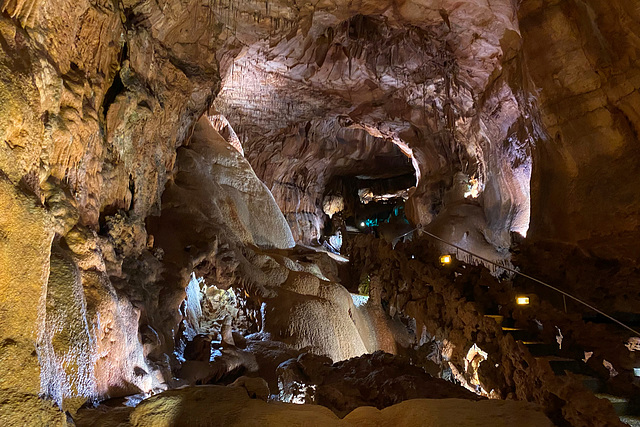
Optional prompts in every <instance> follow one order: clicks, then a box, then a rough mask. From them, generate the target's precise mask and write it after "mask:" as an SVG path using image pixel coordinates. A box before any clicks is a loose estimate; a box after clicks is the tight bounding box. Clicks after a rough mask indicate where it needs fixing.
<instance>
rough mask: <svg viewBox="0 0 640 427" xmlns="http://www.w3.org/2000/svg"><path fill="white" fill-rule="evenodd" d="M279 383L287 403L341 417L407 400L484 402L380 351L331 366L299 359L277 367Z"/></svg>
mask: <svg viewBox="0 0 640 427" xmlns="http://www.w3.org/2000/svg"><path fill="white" fill-rule="evenodd" d="M278 383H279V387H280V395H281V397H282V396H286V400H285V401H292V402H294V403H315V404H318V405H322V406H325V407H327V408H329V409H331V410H332V411H333V412H334V413H335V414H336V415H338V416H339V417H341V418H342V417H344V416H345V415H347V414H348V413H349V412H351V411H353V410H354V409H356V408H358V407H360V406H374V407H376V408H378V409H383V408H386V407H389V406H391V405H394V404H397V403H400V402H402V401H405V400H409V399H420V398H423V399H448V398H456V399H468V400H474V401H475V400H481V399H482V398H481V397H480V396H478V395H477V394H475V393H472V392H470V391H468V390H466V389H464V388H462V387H460V386H457V385H454V384H452V383H451V382H449V381H446V380H443V379H440V378H433V377H432V376H431V375H429V374H427V373H426V372H424V370H423V369H422V368H420V367H418V366H415V365H411V364H410V363H409V361H408V359H403V358H401V357H398V356H393V355H391V354H388V353H383V352H380V351H378V352H375V353H373V354H368V355H364V356H361V357H356V358H353V359H349V360H345V361H342V362H338V363H334V364H333V365H332V364H331V361H328V360H326V359H323V358H321V357H317V356H313V355H310V354H303V355H301V356H299V357H298V358H297V359H291V360H289V361H287V362H285V363H283V364H281V365H280V366H279V367H278Z"/></svg>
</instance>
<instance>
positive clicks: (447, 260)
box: [440, 255, 451, 265]
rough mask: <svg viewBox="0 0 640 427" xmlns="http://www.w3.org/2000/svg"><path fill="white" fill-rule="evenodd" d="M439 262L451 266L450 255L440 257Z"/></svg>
mask: <svg viewBox="0 0 640 427" xmlns="http://www.w3.org/2000/svg"><path fill="white" fill-rule="evenodd" d="M440 262H441V263H442V264H443V265H445V264H451V255H442V256H441V257H440Z"/></svg>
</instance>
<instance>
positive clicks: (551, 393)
mask: <svg viewBox="0 0 640 427" xmlns="http://www.w3.org/2000/svg"><path fill="white" fill-rule="evenodd" d="M429 254H431V255H429ZM439 254H440V252H439V251H438V250H437V249H436V250H434V249H433V246H430V245H425V244H424V242H418V243H416V244H412V245H409V246H397V247H396V250H392V249H391V246H389V245H388V244H386V243H384V242H382V241H379V240H374V239H372V238H371V237H362V238H359V239H355V240H354V242H353V244H352V246H351V247H350V249H349V257H350V259H351V260H352V262H354V267H355V268H358V269H362V270H363V271H367V272H368V274H370V275H371V276H372V280H371V287H372V289H373V288H376V287H377V288H379V290H378V292H380V294H381V295H382V299H383V301H386V304H387V307H388V310H389V311H390V312H396V311H397V312H401V313H405V314H407V315H409V316H411V317H412V318H414V319H415V321H416V331H417V334H418V335H419V336H421V337H422V338H421V340H420V342H419V344H422V345H424V344H428V341H432V342H433V343H434V344H436V346H438V347H440V350H439V351H440V353H441V355H442V361H443V362H444V364H445V365H448V366H449V368H450V370H451V372H452V375H453V376H454V377H455V378H456V379H457V380H458V381H460V382H461V383H462V384H464V385H465V386H466V387H468V388H470V389H473V390H477V391H479V392H481V393H483V394H485V395H487V394H490V395H492V396H493V397H499V398H516V399H519V400H526V401H530V402H535V403H538V404H540V405H541V406H543V407H544V408H545V412H546V414H547V416H549V418H550V419H551V420H553V421H554V423H556V424H560V425H562V424H563V423H568V424H569V425H576V426H578V425H592V426H597V425H621V424H620V421H619V420H618V417H617V416H616V415H615V413H614V412H613V408H612V407H611V406H610V405H609V404H608V402H605V401H603V400H601V399H597V398H596V397H595V396H594V395H593V393H592V392H591V391H589V390H587V389H586V388H585V387H584V385H583V384H582V383H581V382H580V381H578V380H576V379H575V378H571V377H556V376H555V375H554V374H553V372H552V370H551V367H550V366H549V364H548V362H546V361H545V360H544V359H541V358H535V357H533V356H532V355H531V353H529V351H528V350H527V349H526V347H525V346H524V345H523V344H522V343H521V342H516V341H515V340H514V339H513V337H512V336H511V335H505V334H503V331H502V330H501V328H500V326H499V325H498V324H497V323H496V322H495V321H494V320H493V319H491V318H487V317H485V316H484V315H483V314H482V311H481V310H482V308H483V303H484V304H485V305H486V307H484V308H485V309H486V308H487V307H493V306H495V305H498V304H500V305H503V306H504V307H505V308H507V307H508V306H509V304H513V303H512V301H514V300H515V295H516V293H515V290H514V289H513V288H512V287H511V286H510V285H509V284H508V283H506V284H504V283H503V284H500V282H498V281H497V280H496V279H494V278H493V277H491V275H490V274H489V273H488V271H487V270H484V271H482V270H480V269H477V270H476V272H474V271H472V270H470V269H469V268H465V269H462V270H460V271H451V270H447V269H444V270H443V269H442V268H441V266H440V265H439V263H438V256H439ZM411 255H413V257H411ZM415 255H419V257H415ZM474 276H475V277H474ZM454 278H455V279H454ZM474 282H475V283H474ZM408 284H410V286H408ZM474 286H475V287H487V286H488V287H489V289H490V292H491V294H490V295H488V296H485V297H484V300H483V297H482V292H479V291H474V290H473V287H474ZM470 288H471V289H470ZM476 292H477V295H478V296H477V300H476V302H470V301H469V300H470V299H471V300H473V299H474V297H476ZM541 311H542V312H543V313H548V314H547V315H543V314H540V315H539V316H538V315H536V314H535V313H532V314H531V316H536V317H540V318H541V319H542V320H544V321H545V323H547V322H549V323H550V324H547V328H549V329H553V325H555V324H557V323H555V324H554V323H552V322H554V321H555V320H556V319H554V316H558V317H560V318H564V319H565V321H567V316H566V315H564V314H563V313H559V312H556V313H557V314H554V315H551V313H553V312H554V309H553V308H552V307H551V306H548V305H545V306H543V307H542V308H541ZM578 322H580V323H581V320H579V321H578ZM573 327H576V326H572V328H573ZM578 328H582V329H583V330H584V329H586V327H585V325H584V324H582V325H580V326H579V327H578ZM577 338H578V339H579V337H577ZM474 345H475V346H477V347H479V348H480V349H481V350H483V351H485V352H486V353H487V356H486V361H484V362H481V363H480V364H479V367H478V369H477V373H478V376H477V378H474V376H475V375H474V372H473V371H472V370H470V369H469V363H468V362H469V360H468V358H469V354H470V349H472V348H473V346H474ZM565 345H570V343H565Z"/></svg>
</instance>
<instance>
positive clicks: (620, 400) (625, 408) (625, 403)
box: [596, 393, 631, 416]
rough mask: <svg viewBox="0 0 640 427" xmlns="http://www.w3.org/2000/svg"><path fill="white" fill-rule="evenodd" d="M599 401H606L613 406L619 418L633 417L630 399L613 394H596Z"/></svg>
mask: <svg viewBox="0 0 640 427" xmlns="http://www.w3.org/2000/svg"><path fill="white" fill-rule="evenodd" d="M596 397H597V398H598V399H606V400H608V401H609V402H611V404H612V405H613V409H614V410H615V411H616V414H618V415H619V416H623V415H631V414H629V399H627V398H624V397H619V396H614V395H612V394H605V393H596Z"/></svg>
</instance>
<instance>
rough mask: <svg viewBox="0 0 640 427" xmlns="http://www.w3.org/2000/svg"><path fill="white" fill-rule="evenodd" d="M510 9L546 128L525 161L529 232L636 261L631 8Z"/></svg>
mask: <svg viewBox="0 0 640 427" xmlns="http://www.w3.org/2000/svg"><path fill="white" fill-rule="evenodd" d="M518 14H519V21H520V27H521V30H522V36H523V40H524V41H523V46H524V53H525V58H526V63H527V67H528V69H529V73H530V75H531V78H532V80H533V82H534V84H535V85H536V87H538V88H539V97H538V100H539V104H540V111H541V119H542V123H543V125H544V127H545V129H546V132H547V137H546V138H545V139H544V140H543V141H541V143H540V144H538V149H537V151H536V158H535V163H534V164H535V169H536V170H535V173H534V178H533V185H534V190H535V191H534V193H533V206H534V214H533V217H534V218H535V221H534V222H533V223H532V232H533V233H534V237H540V238H550V239H555V240H560V241H562V242H566V243H578V244H579V245H580V246H582V247H583V248H584V249H586V250H589V251H592V252H593V253H594V254H595V255H598V256H602V257H605V258H611V257H618V258H622V257H628V258H629V259H634V260H637V259H638V255H639V254H638V245H636V244H635V242H636V241H637V238H638V236H637V233H638V230H639V228H638V218H640V200H639V196H638V191H637V188H636V185H635V182H636V181H637V177H638V173H639V170H638V167H637V165H638V162H639V158H638V155H639V152H638V134H639V133H640V132H639V129H640V92H639V90H638V89H640V71H639V70H640V67H639V66H638V61H639V57H638V52H639V51H640V41H638V36H639V35H640V24H639V23H640V9H638V5H637V4H631V3H628V2H625V1H617V0H616V1H611V2H600V1H593V0H587V1H583V2H557V1H533V2H527V4H523V5H522V8H521V9H520V10H519V12H518Z"/></svg>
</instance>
